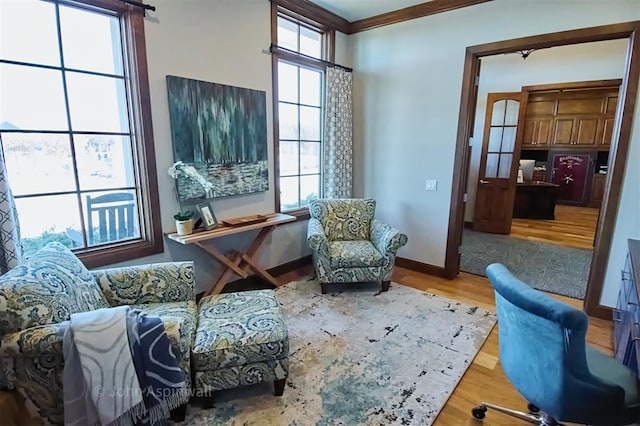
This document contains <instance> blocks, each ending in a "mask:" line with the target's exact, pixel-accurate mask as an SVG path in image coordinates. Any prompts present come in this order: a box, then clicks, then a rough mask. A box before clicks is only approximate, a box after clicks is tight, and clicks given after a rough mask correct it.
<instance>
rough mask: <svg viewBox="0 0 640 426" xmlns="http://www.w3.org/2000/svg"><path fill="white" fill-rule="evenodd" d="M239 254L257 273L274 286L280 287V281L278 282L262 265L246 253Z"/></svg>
mask: <svg viewBox="0 0 640 426" xmlns="http://www.w3.org/2000/svg"><path fill="white" fill-rule="evenodd" d="M241 256H242V260H244V261H245V262H246V263H247V264H248V265H249V266H250V267H251V269H253V270H254V271H255V272H256V273H257V274H258V275H260V276H261V277H262V278H264V279H265V280H267V281H269V282H270V283H271V284H273V285H274V286H276V287H280V283H279V282H278V280H276V279H275V277H274V276H273V275H271V274H270V273H269V272H267V270H266V269H264V267H262V266H261V265H260V264H259V263H258V262H256V261H255V260H253V259H252V258H250V257H249V256H247V255H246V254H242V255H241Z"/></svg>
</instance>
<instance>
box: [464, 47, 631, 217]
mask: <svg viewBox="0 0 640 426" xmlns="http://www.w3.org/2000/svg"><path fill="white" fill-rule="evenodd" d="M628 45H629V41H628V40H627V39H622V40H611V41H601V42H597V43H584V44H575V45H571V46H561V47H554V48H552V49H542V50H536V51H535V52H533V53H532V54H531V55H530V56H529V57H528V58H527V59H526V60H523V59H522V57H521V56H520V55H519V54H509V55H496V56H489V57H486V58H482V60H481V67H480V83H479V85H478V104H477V107H476V120H475V127H474V132H473V134H474V138H473V139H474V140H473V148H472V150H471V161H470V163H469V180H468V186H467V193H468V198H467V199H468V202H467V205H466V208H465V212H464V213H465V214H464V217H465V221H468V222H472V221H473V210H474V207H475V201H476V189H477V187H478V169H479V167H480V154H481V153H482V137H483V133H484V119H485V113H486V106H487V94H488V93H495V92H519V91H520V89H521V88H522V86H531V85H534V84H551V83H565V82H572V81H588V80H606V79H614V78H622V77H623V74H624V65H625V60H626V57H627V47H628Z"/></svg>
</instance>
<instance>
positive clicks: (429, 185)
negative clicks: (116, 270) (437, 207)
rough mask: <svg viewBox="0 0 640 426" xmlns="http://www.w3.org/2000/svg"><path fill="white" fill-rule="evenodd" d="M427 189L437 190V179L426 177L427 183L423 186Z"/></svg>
mask: <svg viewBox="0 0 640 426" xmlns="http://www.w3.org/2000/svg"><path fill="white" fill-rule="evenodd" d="M424 189H425V190H427V191H437V190H438V181H437V180H434V179H427V183H426V184H425V187H424Z"/></svg>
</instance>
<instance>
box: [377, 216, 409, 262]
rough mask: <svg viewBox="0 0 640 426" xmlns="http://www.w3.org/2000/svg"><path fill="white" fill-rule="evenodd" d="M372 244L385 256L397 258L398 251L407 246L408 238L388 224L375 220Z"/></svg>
mask: <svg viewBox="0 0 640 426" xmlns="http://www.w3.org/2000/svg"><path fill="white" fill-rule="evenodd" d="M371 242H372V243H373V245H374V246H376V248H377V249H378V251H379V252H380V253H382V254H383V255H385V256H395V254H396V252H397V251H398V249H399V248H400V247H402V246H404V245H405V244H407V236H406V235H405V234H403V233H401V232H400V231H399V230H397V229H394V228H392V227H391V226H389V225H387V224H386V223H383V222H381V221H379V220H378V219H374V220H372V221H371Z"/></svg>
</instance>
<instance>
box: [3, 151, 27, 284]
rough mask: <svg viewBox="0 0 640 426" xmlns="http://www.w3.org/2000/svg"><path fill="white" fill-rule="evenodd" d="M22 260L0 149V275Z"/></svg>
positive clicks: (16, 225)
mask: <svg viewBox="0 0 640 426" xmlns="http://www.w3.org/2000/svg"><path fill="white" fill-rule="evenodd" d="M21 260H22V242H21V241H20V224H19V223H18V212H17V210H16V204H15V202H14V200H13V195H12V194H11V188H9V181H8V179H7V170H6V168H5V165H4V154H3V153H2V149H0V274H4V273H5V272H7V271H8V270H9V269H11V268H13V267H14V266H16V265H17V264H18V263H20V261H21Z"/></svg>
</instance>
